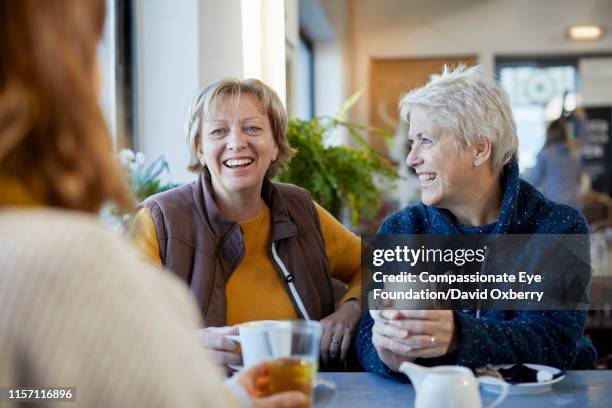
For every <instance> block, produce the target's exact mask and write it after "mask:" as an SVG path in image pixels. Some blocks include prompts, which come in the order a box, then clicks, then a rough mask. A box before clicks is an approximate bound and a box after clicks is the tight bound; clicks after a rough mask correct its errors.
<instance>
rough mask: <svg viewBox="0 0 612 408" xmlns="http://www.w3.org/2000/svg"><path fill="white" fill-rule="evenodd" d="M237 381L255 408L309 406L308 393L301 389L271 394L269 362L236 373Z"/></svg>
mask: <svg viewBox="0 0 612 408" xmlns="http://www.w3.org/2000/svg"><path fill="white" fill-rule="evenodd" d="M236 381H237V382H238V384H240V386H241V387H242V388H244V389H245V390H246V392H247V393H248V394H249V396H250V397H251V401H252V402H253V407H254V408H277V407H278V408H284V407H307V406H308V405H309V404H308V399H307V398H306V395H304V394H303V393H301V392H299V391H288V392H281V393H278V394H274V395H270V392H269V388H268V387H269V384H270V377H269V375H268V365H267V363H265V362H263V363H259V364H257V365H254V366H252V367H250V368H248V369H246V370H243V371H241V372H240V373H238V374H236Z"/></svg>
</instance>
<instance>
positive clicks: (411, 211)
mask: <svg viewBox="0 0 612 408" xmlns="http://www.w3.org/2000/svg"><path fill="white" fill-rule="evenodd" d="M503 174H504V176H503V181H502V184H503V192H504V197H503V202H502V207H501V211H500V214H499V218H498V221H497V223H496V224H495V226H494V227H493V229H492V231H491V228H490V227H489V228H486V229H483V230H482V231H478V229H477V228H476V229H474V228H471V229H470V231H469V232H471V233H474V232H476V233H478V232H481V233H483V232H484V233H488V232H491V233H493V234H588V229H587V225H586V222H585V219H584V217H583V216H582V214H581V213H580V212H579V211H578V210H576V209H575V208H573V207H570V206H567V205H562V204H557V203H554V202H552V201H550V200H548V199H546V198H545V197H544V196H543V195H542V194H541V193H540V192H539V191H538V190H537V189H536V188H534V187H533V186H532V185H530V184H529V183H527V182H526V181H524V180H521V179H519V172H518V164H517V162H516V161H512V162H510V163H508V164H507V165H506V166H505V168H504V173H503ZM462 231H465V228H462V227H461V226H459V225H457V222H456V220H455V218H454V216H453V215H452V214H451V213H450V212H449V211H447V210H444V209H440V208H436V207H429V206H426V205H424V204H419V205H416V206H413V207H408V208H405V209H403V210H400V211H398V212H396V213H394V214H392V215H390V216H389V217H387V218H386V219H385V220H384V221H383V223H382V224H381V226H380V228H379V230H378V233H379V234H460V233H462ZM454 316H455V324H456V325H457V328H458V333H459V342H460V345H459V351H458V352H457V353H456V354H453V355H446V356H443V357H440V358H434V359H419V360H417V362H418V363H419V364H423V365H438V364H459V365H463V366H468V367H480V366H484V365H485V364H487V363H492V364H503V363H514V362H531V363H539V364H546V365H551V366H554V367H558V368H560V369H579V368H589V367H590V366H591V365H592V364H593V362H594V361H595V358H596V351H595V348H594V347H593V344H592V343H591V342H590V340H588V339H587V338H586V337H584V336H583V331H584V326H585V323H586V317H587V313H586V311H541V310H533V311H503V310H485V311H482V313H481V315H480V317H479V318H477V317H476V313H475V311H474V312H463V311H454ZM373 324H374V322H373V321H372V318H371V317H370V314H369V313H368V311H366V312H365V313H364V315H363V317H362V319H361V324H360V327H359V331H358V333H357V337H356V340H355V343H356V347H357V354H358V358H359V362H360V363H361V365H362V367H363V368H364V369H365V370H366V371H371V372H375V373H378V374H381V375H384V376H387V377H392V378H397V379H401V380H407V379H406V377H404V376H400V375H397V374H395V373H393V372H391V370H389V368H388V367H387V366H386V365H385V364H384V363H383V362H382V361H381V360H380V358H379V357H378V354H377V352H376V349H375V348H374V346H373V345H372V326H373Z"/></svg>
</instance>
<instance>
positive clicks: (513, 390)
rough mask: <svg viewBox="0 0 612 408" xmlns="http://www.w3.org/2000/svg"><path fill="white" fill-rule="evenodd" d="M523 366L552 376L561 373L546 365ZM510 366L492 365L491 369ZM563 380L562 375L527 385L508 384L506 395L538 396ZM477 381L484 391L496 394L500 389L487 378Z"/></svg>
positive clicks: (508, 366)
mask: <svg viewBox="0 0 612 408" xmlns="http://www.w3.org/2000/svg"><path fill="white" fill-rule="evenodd" d="M524 365H525V366H527V367H529V368H532V369H534V370H538V371H546V372H549V373H551V374H552V375H555V374H559V373H560V372H561V370H559V369H558V368H555V367H550V366H546V365H540V364H524ZM512 366H513V364H501V365H494V366H493V367H494V368H497V369H499V368H510V367H512ZM564 378H565V374H563V375H562V376H560V377H559V378H555V379H553V380H550V381H543V382H529V383H522V384H508V395H526V394H539V393H541V392H546V391H548V390H549V389H550V387H551V385H553V384H555V383H558V382H559V381H561V380H562V379H564ZM479 381H480V384H482V388H483V389H484V390H485V391H488V392H493V393H497V394H499V393H500V391H501V387H500V386H499V384H498V383H497V382H494V381H493V380H491V379H490V378H487V377H480V378H479Z"/></svg>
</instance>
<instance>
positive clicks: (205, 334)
mask: <svg viewBox="0 0 612 408" xmlns="http://www.w3.org/2000/svg"><path fill="white" fill-rule="evenodd" d="M198 332H199V335H200V338H201V339H202V343H203V345H204V347H206V348H207V349H210V350H211V351H212V352H213V355H214V358H215V361H216V362H217V363H218V364H220V365H222V366H226V365H227V364H236V365H241V364H242V356H241V355H240V353H239V352H238V345H237V344H236V343H235V342H234V341H232V340H230V339H228V338H227V337H225V336H226V335H237V334H238V326H224V327H206V328H204V329H200V330H198Z"/></svg>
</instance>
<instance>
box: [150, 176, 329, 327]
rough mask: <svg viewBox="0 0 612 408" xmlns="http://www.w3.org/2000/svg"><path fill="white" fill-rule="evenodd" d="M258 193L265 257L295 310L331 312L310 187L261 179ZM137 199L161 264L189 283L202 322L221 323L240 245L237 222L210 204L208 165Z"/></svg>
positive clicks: (322, 314)
mask: <svg viewBox="0 0 612 408" xmlns="http://www.w3.org/2000/svg"><path fill="white" fill-rule="evenodd" d="M262 197H263V199H264V201H265V202H266V204H267V205H268V207H269V208H270V218H271V223H272V230H271V240H272V242H271V243H270V245H269V246H268V256H269V257H270V259H271V260H272V264H273V265H274V266H275V268H276V269H277V271H278V273H279V274H280V275H281V278H282V279H283V282H284V286H285V289H286V290H287V293H288V294H289V297H290V299H291V300H292V302H293V305H294V307H295V308H296V312H297V314H298V316H301V317H302V318H306V317H308V318H310V319H313V320H320V319H321V318H323V317H325V316H327V315H329V314H330V313H332V312H333V311H334V294H333V289H332V283H331V279H330V274H329V269H328V261H327V256H326V253H325V243H324V241H323V235H322V233H321V226H320V223H319V216H318V213H317V210H316V208H315V207H314V204H313V202H312V200H311V198H310V194H309V193H308V192H307V191H306V190H304V189H302V188H300V187H297V186H294V185H290V184H282V183H272V182H270V181H268V180H264V184H263V188H262ZM141 206H146V207H147V208H149V210H150V211H151V215H152V216H153V220H154V222H155V229H156V231H157V239H158V241H159V251H160V257H161V260H162V263H163V264H164V266H165V267H166V268H167V269H169V270H171V271H172V272H174V273H175V274H176V275H177V276H178V277H180V278H181V279H182V280H184V281H185V282H186V283H187V284H188V285H189V287H190V289H191V291H192V292H193V294H194V295H195V297H196V299H197V302H198V304H199V306H200V309H201V311H202V316H203V318H204V325H205V326H223V325H225V324H226V320H227V301H226V294H225V286H226V283H227V281H228V280H229V278H230V276H231V275H232V272H234V270H235V269H236V268H237V267H238V265H239V264H240V262H241V261H242V258H243V257H244V253H245V250H244V245H243V242H242V230H241V229H240V225H239V224H238V223H237V222H233V221H229V220H227V219H225V218H224V217H223V216H222V214H221V212H220V211H219V209H218V208H217V206H216V204H215V201H214V199H213V191H212V188H211V184H210V174H209V173H208V171H204V172H203V173H202V175H201V176H200V177H199V178H198V180H197V181H194V182H193V183H190V184H186V185H183V186H180V187H177V188H174V189H172V190H169V191H165V192H163V193H159V194H156V195H154V196H152V197H149V198H148V199H147V200H145V201H144V202H143V203H142V204H141ZM274 250H275V251H276V254H273V251H274ZM279 261H280V262H279ZM283 266H284V267H285V269H286V272H285V273H283V270H282V269H283ZM291 282H292V283H293V285H291V284H290V283H291ZM303 312H306V313H307V316H305V313H303Z"/></svg>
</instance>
